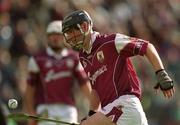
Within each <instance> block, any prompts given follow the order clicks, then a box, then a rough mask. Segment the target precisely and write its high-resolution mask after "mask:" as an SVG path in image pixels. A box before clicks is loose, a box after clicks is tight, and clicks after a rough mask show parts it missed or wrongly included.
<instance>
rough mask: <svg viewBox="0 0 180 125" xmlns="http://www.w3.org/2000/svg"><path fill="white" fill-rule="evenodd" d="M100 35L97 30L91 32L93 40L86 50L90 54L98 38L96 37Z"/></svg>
mask: <svg viewBox="0 0 180 125" xmlns="http://www.w3.org/2000/svg"><path fill="white" fill-rule="evenodd" d="M98 35H99V32H96V31H93V32H92V33H91V40H90V45H89V50H87V51H86V50H85V52H86V53H87V54H90V53H91V50H92V45H93V43H94V41H95V40H96V37H97V36H98Z"/></svg>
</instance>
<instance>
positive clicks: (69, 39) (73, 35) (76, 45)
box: [64, 25, 86, 51]
mask: <svg viewBox="0 0 180 125" xmlns="http://www.w3.org/2000/svg"><path fill="white" fill-rule="evenodd" d="M85 32H86V28H83V26H82V25H81V29H80V28H79V27H73V28H71V29H69V30H68V31H66V32H65V33H64V37H65V40H66V43H67V44H68V45H69V46H70V47H71V48H73V49H74V50H77V51H79V50H82V49H83V45H84V41H85V39H86V35H85Z"/></svg>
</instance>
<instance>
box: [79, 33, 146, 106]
mask: <svg viewBox="0 0 180 125" xmlns="http://www.w3.org/2000/svg"><path fill="white" fill-rule="evenodd" d="M147 45H148V42H147V41H144V40H141V39H137V38H130V37H128V36H125V35H122V34H104V35H100V34H99V33H97V32H94V33H92V48H91V50H90V51H89V52H84V51H81V52H80V55H79V56H80V61H81V63H82V65H83V67H84V69H85V71H86V73H87V74H88V77H89V79H90V81H91V84H92V88H93V89H95V90H96V91H97V93H98V94H99V98H100V101H101V104H102V107H103V106H105V105H107V104H108V103H111V102H112V101H113V100H115V99H117V98H118V97H119V96H121V95H126V94H133V95H136V96H137V97H138V98H139V97H140V96H141V90H140V81H139V80H138V77H137V75H136V72H135V70H134V68H133V65H132V63H131V61H130V59H129V57H131V56H135V55H144V54H145V53H146V49H147Z"/></svg>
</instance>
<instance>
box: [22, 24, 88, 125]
mask: <svg viewBox="0 0 180 125" xmlns="http://www.w3.org/2000/svg"><path fill="white" fill-rule="evenodd" d="M61 30H62V22H61V21H52V22H51V23H50V24H49V25H48V27H47V30H46V32H47V40H48V41H47V47H46V48H45V49H44V50H42V51H40V52H38V53H37V54H35V55H34V56H32V57H31V58H30V59H29V65H28V70H29V73H28V74H29V75H28V80H27V88H26V92H25V96H24V101H25V103H24V104H25V109H26V112H27V113H28V114H31V115H37V114H38V115H41V116H43V117H49V118H54V119H57V120H62V121H67V122H77V118H78V116H77V115H78V114H77V110H76V107H75V102H74V98H73V94H72V88H73V86H74V84H75V83H76V82H77V83H78V84H79V86H80V88H81V90H82V92H84V94H85V95H86V96H87V97H88V98H89V95H90V94H89V93H90V92H91V87H90V83H89V82H88V79H87V77H86V75H85V72H84V71H83V68H82V66H81V65H80V63H79V60H78V56H77V53H75V52H74V51H72V50H69V49H67V48H65V47H64V44H63V34H62V31H61ZM32 124H35V121H29V125H32ZM38 124H39V125H51V124H53V123H50V122H47V123H45V122H39V123H38Z"/></svg>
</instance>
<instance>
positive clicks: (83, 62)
mask: <svg viewBox="0 0 180 125" xmlns="http://www.w3.org/2000/svg"><path fill="white" fill-rule="evenodd" d="M82 65H83V67H84V68H86V66H87V63H86V62H85V61H84V60H83V61H82Z"/></svg>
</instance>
